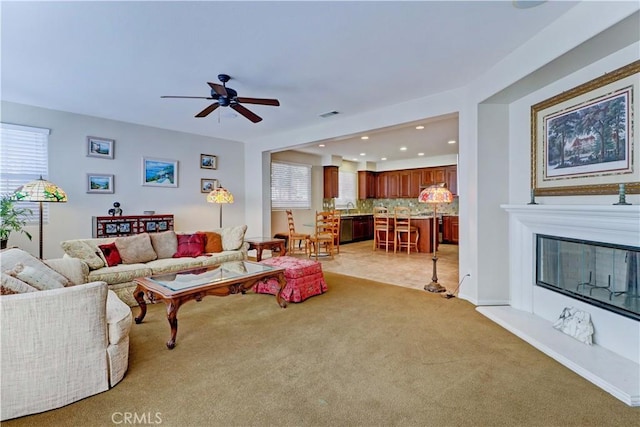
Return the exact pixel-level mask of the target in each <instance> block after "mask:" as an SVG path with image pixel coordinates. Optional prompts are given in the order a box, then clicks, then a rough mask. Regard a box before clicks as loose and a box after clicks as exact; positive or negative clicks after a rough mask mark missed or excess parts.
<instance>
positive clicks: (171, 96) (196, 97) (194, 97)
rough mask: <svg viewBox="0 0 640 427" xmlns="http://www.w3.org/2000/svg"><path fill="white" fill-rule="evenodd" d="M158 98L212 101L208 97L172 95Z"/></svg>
mask: <svg viewBox="0 0 640 427" xmlns="http://www.w3.org/2000/svg"><path fill="white" fill-rule="evenodd" d="M160 98H192V99H213V98H212V97H210V96H173V95H163V96H161V97H160Z"/></svg>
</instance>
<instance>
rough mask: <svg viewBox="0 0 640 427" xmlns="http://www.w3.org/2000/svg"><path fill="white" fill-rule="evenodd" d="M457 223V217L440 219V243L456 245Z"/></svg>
mask: <svg viewBox="0 0 640 427" xmlns="http://www.w3.org/2000/svg"><path fill="white" fill-rule="evenodd" d="M458 229H459V222H458V217H457V216H448V215H445V216H443V217H442V242H443V243H454V244H458Z"/></svg>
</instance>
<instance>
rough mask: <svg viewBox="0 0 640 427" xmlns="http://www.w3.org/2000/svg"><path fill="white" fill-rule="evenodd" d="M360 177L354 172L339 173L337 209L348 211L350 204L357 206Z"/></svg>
mask: <svg viewBox="0 0 640 427" xmlns="http://www.w3.org/2000/svg"><path fill="white" fill-rule="evenodd" d="M357 182H358V176H357V175H356V174H355V173H354V172H342V171H340V172H339V173H338V198H336V208H338V209H346V207H347V204H348V203H352V204H353V206H355V204H356V185H357Z"/></svg>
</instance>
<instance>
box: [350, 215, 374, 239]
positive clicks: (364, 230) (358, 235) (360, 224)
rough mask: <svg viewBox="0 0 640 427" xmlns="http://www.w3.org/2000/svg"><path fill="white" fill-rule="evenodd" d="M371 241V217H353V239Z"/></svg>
mask: <svg viewBox="0 0 640 427" xmlns="http://www.w3.org/2000/svg"><path fill="white" fill-rule="evenodd" d="M371 239H373V215H357V216H354V217H353V239H352V241H354V242H357V241H360V240H371Z"/></svg>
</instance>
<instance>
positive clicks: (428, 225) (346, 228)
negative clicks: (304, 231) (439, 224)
mask: <svg viewBox="0 0 640 427" xmlns="http://www.w3.org/2000/svg"><path fill="white" fill-rule="evenodd" d="M390 218H391V220H392V221H393V215H390ZM340 222H341V224H340V228H341V230H340V236H341V237H340V244H343V243H351V242H357V241H361V240H368V239H372V238H373V214H363V213H357V214H343V215H342V217H341V220H340ZM365 223H366V224H367V226H366V231H361V230H362V228H364V227H365V226H364V224H365ZM411 225H413V226H415V227H417V228H418V231H419V233H420V236H419V237H418V251H419V252H420V253H431V252H433V248H432V247H433V234H432V233H433V216H429V215H424V214H421V215H416V216H412V217H411ZM365 236H366V238H364V237H365Z"/></svg>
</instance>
